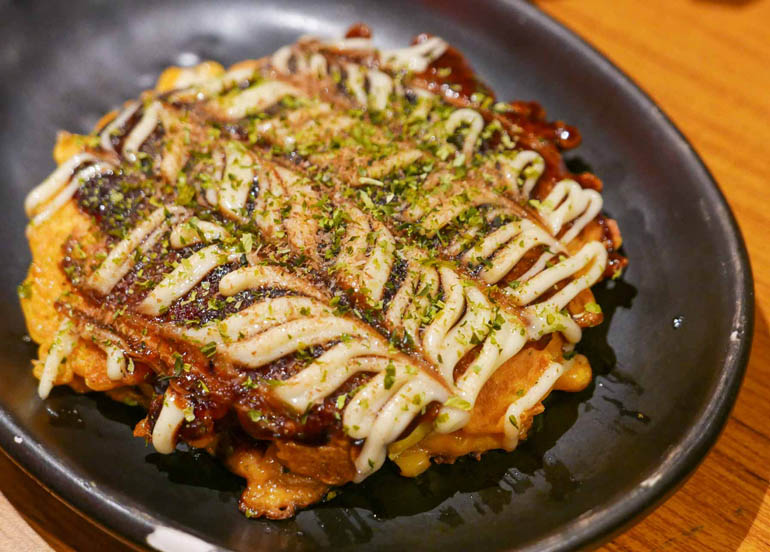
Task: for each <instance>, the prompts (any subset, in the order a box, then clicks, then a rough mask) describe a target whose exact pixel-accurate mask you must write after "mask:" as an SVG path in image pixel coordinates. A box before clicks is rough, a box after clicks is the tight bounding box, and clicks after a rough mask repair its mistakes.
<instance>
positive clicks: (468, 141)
mask: <svg viewBox="0 0 770 552" xmlns="http://www.w3.org/2000/svg"><path fill="white" fill-rule="evenodd" d="M461 124H467V125H469V129H468V134H467V135H466V136H465V141H464V142H463V155H464V156H465V163H466V164H467V163H470V161H471V158H472V157H473V151H474V150H475V149H476V140H478V139H479V136H480V135H481V131H482V130H484V117H482V116H481V113H479V112H478V111H476V110H474V109H470V108H467V107H464V108H462V109H458V110H456V111H453V112H452V114H451V115H450V116H449V117H448V118H447V120H446V123H445V125H446V131H447V134H449V135H452V134H454V132H455V131H456V130H457V129H458V128H459V127H460V125H461Z"/></svg>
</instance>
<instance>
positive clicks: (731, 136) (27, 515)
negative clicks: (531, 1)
mask: <svg viewBox="0 0 770 552" xmlns="http://www.w3.org/2000/svg"><path fill="white" fill-rule="evenodd" d="M537 4H538V5H539V6H540V7H541V8H542V9H543V10H544V11H546V12H547V13H549V14H551V15H552V16H554V17H555V18H556V19H558V20H560V21H561V22H563V23H565V24H566V25H567V26H568V27H570V28H572V29H573V30H575V31H576V32H577V33H578V34H580V35H581V36H583V37H584V38H586V39H587V40H588V41H589V42H590V43H592V44H593V45H594V46H596V47H597V48H598V49H599V50H600V51H602V52H603V53H604V54H605V55H607V57H609V58H610V59H611V60H612V61H614V62H615V63H616V64H617V65H618V66H619V67H620V68H621V69H623V70H624V71H625V72H626V73H627V74H629V75H630V76H631V77H632V78H633V79H634V80H635V81H636V82H637V83H638V84H639V85H640V86H641V87H642V88H643V89H644V90H645V91H647V92H648V93H649V94H650V95H651V96H652V97H653V98H654V99H655V101H656V102H657V103H658V104H659V105H660V106H661V107H662V108H663V110H664V111H665V112H666V113H667V114H668V115H669V116H670V117H671V118H672V119H673V121H674V122H675V123H676V125H677V126H678V127H679V128H680V129H681V130H682V131H683V132H684V134H685V135H686V136H687V138H688V139H689V140H690V141H691V142H692V144H693V145H694V146H695V149H696V150H697V151H698V152H699V154H700V155H701V156H702V157H703V159H704V160H705V162H706V165H708V167H709V169H710V170H711V171H712V172H713V174H714V176H715V177H716V179H717V181H718V182H719V183H720V186H721V188H722V190H723V191H724V193H725V195H726V196H727V200H728V202H729V203H730V206H731V207H732V208H733V210H734V212H735V214H736V216H737V218H738V222H739V223H740V225H741V228H742V230H743V234H744V237H745V238H746V242H747V244H748V248H749V253H750V256H751V261H752V266H753V270H754V278H755V284H756V296H757V300H756V330H755V336H754V347H753V351H752V354H751V360H750V362H749V368H748V372H747V376H746V380H745V383H744V385H743V389H742V390H741V393H740V396H739V398H738V403H737V405H736V407H735V410H734V411H733V413H732V415H731V417H730V420H729V422H728V424H727V427H726V429H725V431H724V433H723V434H722V436H721V437H720V439H719V441H718V443H717V445H716V447H715V448H714V449H713V451H712V452H711V453H710V454H709V455H708V457H707V458H706V460H705V461H704V462H703V464H702V465H701V466H700V467H699V468H698V470H697V471H696V473H695V474H694V475H693V476H692V478H691V479H690V480H689V481H688V482H687V483H686V484H685V485H684V487H682V489H681V490H679V491H678V492H677V493H676V494H675V495H674V496H673V497H672V498H670V499H669V500H668V501H667V502H666V503H665V504H664V505H662V506H661V507H660V508H658V509H657V510H656V511H655V512H654V513H652V514H651V515H650V516H649V517H647V518H646V519H645V520H643V521H642V522H641V523H639V524H638V525H636V526H635V527H633V528H632V529H630V530H629V531H628V532H626V533H625V534H623V535H621V536H619V537H617V538H616V539H615V540H614V541H612V542H611V543H609V544H608V545H606V547H605V549H606V550H609V551H623V550H631V551H652V550H685V551H690V550H692V551H722V550H742V551H750V550H770V494H768V487H769V486H770V335H769V334H768V323H767V318H766V312H767V311H768V309H770V240H769V239H768V235H770V206H768V204H767V203H766V200H767V199H770V194H769V193H768V191H767V190H768V188H770V181H769V180H770V0H539V1H538V2H537ZM0 489H2V492H3V493H4V495H5V497H3V495H2V494H0V551H11V550H12V551H14V552H26V551H39V550H43V551H45V550H50V548H53V549H54V550H66V551H70V550H78V551H80V550H82V551H88V550H100V549H101V550H110V551H117V552H120V551H125V550H129V549H128V548H127V547H126V546H125V545H122V544H121V543H119V542H118V541H117V540H115V539H113V538H112V537H110V536H109V535H107V534H106V533H103V532H102V531H101V530H100V529H98V528H96V527H94V526H92V525H90V524H89V523H88V522H86V521H84V520H83V519H81V518H80V517H79V516H78V515H77V514H76V513H74V512H72V511H71V510H70V509H69V508H67V507H66V506H65V505H63V504H62V503H61V502H59V501H58V500H57V499H56V498H55V497H53V496H51V495H49V494H48V493H47V491H45V490H43V489H42V488H41V487H39V486H38V485H37V484H36V483H35V482H34V481H32V480H31V479H30V478H29V477H27V476H26V475H25V474H24V473H23V472H21V470H19V468H17V467H16V466H14V465H13V464H11V463H10V461H8V460H7V459H6V458H5V457H4V456H3V455H2V454H0ZM11 505H13V506H11ZM46 543H47V544H46Z"/></svg>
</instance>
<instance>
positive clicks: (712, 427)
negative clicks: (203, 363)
mask: <svg viewBox="0 0 770 552" xmlns="http://www.w3.org/2000/svg"><path fill="white" fill-rule="evenodd" d="M421 3H422V4H423V5H426V4H430V2H427V3H426V2H421ZM491 3H492V4H498V5H500V6H501V7H503V8H506V9H511V10H514V11H518V12H519V13H522V14H523V15H525V16H526V17H527V18H529V19H532V20H535V21H536V22H537V23H538V24H539V25H541V26H543V27H544V28H546V29H547V30H548V31H549V32H551V33H553V35H554V36H556V37H557V38H558V39H559V40H560V41H561V42H562V43H563V44H564V45H565V47H569V48H571V49H573V50H575V51H577V52H578V53H579V54H580V55H581V56H582V57H585V58H586V59H587V61H589V62H590V64H591V65H592V66H594V67H596V69H597V70H598V71H601V72H602V73H604V74H605V75H606V76H607V77H608V78H609V79H610V80H613V81H614V82H616V83H618V84H619V85H620V87H621V88H622V91H623V94H624V95H626V96H627V97H628V98H629V99H630V100H631V101H632V102H633V103H635V104H638V105H640V106H641V107H643V108H644V111H646V112H647V113H648V114H649V116H654V117H656V118H658V119H659V120H658V126H659V128H661V129H662V130H663V131H664V132H665V133H666V134H668V135H669V137H671V138H673V139H675V141H677V142H678V143H679V145H680V146H681V149H682V151H681V153H680V154H679V157H681V158H685V159H686V160H687V165H688V171H692V172H693V173H694V174H695V176H696V178H697V179H698V180H701V181H703V183H704V185H706V186H708V187H710V188H711V189H712V190H711V191H712V192H714V200H715V201H713V202H710V203H711V205H712V206H713V207H716V208H717V209H718V210H721V212H722V213H721V214H723V215H724V217H725V223H726V226H728V227H729V228H730V231H731V232H730V233H729V234H725V236H724V237H725V238H726V239H727V240H729V241H731V243H729V249H730V250H731V251H732V252H734V255H733V256H731V258H730V261H729V268H730V269H731V270H732V271H733V273H734V274H735V275H736V276H737V277H736V280H737V281H738V282H739V284H740V287H739V289H738V293H737V294H736V295H737V296H738V298H739V300H738V303H737V304H736V305H735V310H734V318H733V324H734V325H736V324H737V325H739V326H740V327H741V328H742V330H743V331H742V334H741V335H740V339H738V340H734V341H733V340H731V341H730V345H729V348H728V350H727V355H726V360H725V362H724V365H723V367H722V371H721V374H720V376H719V379H718V382H717V385H716V386H715V387H714V390H713V392H712V394H711V397H710V399H711V400H710V401H709V403H708V405H707V406H706V407H705V408H704V409H703V410H702V411H701V412H699V413H698V415H697V420H696V422H695V423H694V424H692V425H691V426H690V428H689V429H688V431H687V433H686V434H685V435H684V437H683V438H682V439H681V440H680V441H678V442H677V443H676V446H675V447H673V448H672V449H671V451H670V452H669V454H668V455H667V457H666V458H665V459H664V460H663V461H662V462H661V463H660V464H658V465H657V467H656V468H655V469H654V470H653V471H652V472H651V473H650V474H649V475H648V477H647V478H646V479H645V480H644V481H642V482H641V484H640V485H639V487H638V488H637V489H636V490H635V491H634V492H633V493H632V495H631V496H621V497H616V498H615V499H613V500H611V501H609V502H606V503H604V504H602V506H601V507H600V508H597V509H596V510H593V511H591V512H586V513H584V514H583V515H581V516H578V517H577V518H574V519H573V520H571V521H570V522H569V523H568V524H566V525H565V526H564V527H563V528H562V530H561V531H560V532H559V533H558V534H552V535H551V536H546V537H545V538H543V539H541V540H540V541H538V542H535V543H530V544H528V545H526V546H524V547H523V548H520V549H519V550H522V551H528V552H534V551H535V550H551V551H562V550H572V549H576V548H584V547H595V546H598V545H600V544H601V543H603V542H606V541H608V540H610V539H611V538H613V537H614V536H616V535H618V534H620V533H622V532H624V531H625V530H627V529H629V528H630V527H631V526H632V525H634V524H636V523H638V522H639V521H641V520H642V519H643V518H644V517H646V516H647V515H648V514H649V513H650V512H652V511H653V510H654V508H656V507H657V506H658V505H660V504H661V503H662V502H663V501H664V500H666V499H667V498H668V497H670V496H671V495H672V494H673V493H674V492H675V491H676V490H677V489H678V488H679V487H681V486H682V485H683V484H684V483H685V482H686V481H687V479H688V478H689V477H690V475H692V473H693V472H694V471H695V469H696V468H697V467H698V465H699V464H700V463H701V462H702V461H703V460H704V459H705V458H706V456H707V454H708V452H709V451H710V450H711V448H712V447H713V446H714V444H715V443H716V441H717V439H718V437H719V436H720V435H721V433H722V430H723V429H724V426H725V424H726V422H727V419H728V417H729V415H730V412H731V411H732V409H733V407H734V406H735V402H736V399H737V396H738V393H739V391H740V388H741V384H742V382H743V379H744V376H745V373H746V369H747V366H748V360H749V355H750V352H751V345H752V340H753V335H754V314H755V313H754V308H755V304H754V281H753V277H752V269H751V262H750V258H749V255H748V251H747V249H746V245H745V241H744V239H743V235H742V233H741V230H740V227H739V225H738V222H737V220H736V218H735V215H734V213H733V212H732V210H731V208H730V206H729V204H728V203H727V200H726V198H725V195H724V193H723V192H722V190H721V188H720V187H719V185H718V183H717V181H716V179H715V178H714V176H713V175H712V174H711V172H710V171H709V169H708V167H707V166H706V164H705V163H704V161H703V159H702V158H701V157H700V155H699V154H698V153H697V151H696V150H695V148H694V147H693V146H692V144H691V143H690V142H689V141H688V140H687V138H686V137H685V136H684V134H683V133H682V131H681V130H680V129H679V128H678V127H677V126H676V124H675V123H674V122H673V121H672V120H671V118H670V117H669V116H668V115H667V114H666V113H665V112H664V111H663V109H662V108H661V107H660V106H659V105H658V104H657V103H656V102H655V101H654V100H653V99H652V98H651V97H650V96H649V95H648V93H647V92H646V91H645V90H644V89H643V88H642V87H641V86H640V85H639V84H637V83H636V81H634V80H633V79H632V78H631V77H630V76H629V75H628V74H626V72H625V71H623V70H622V69H620V68H619V67H618V66H617V65H615V63H614V62H612V61H611V60H610V59H609V58H608V57H607V56H606V55H605V54H603V53H602V52H601V51H600V50H599V49H598V48H596V47H594V46H593V45H591V44H590V43H589V42H587V40H586V39H584V38H583V37H581V36H580V35H578V34H577V33H576V32H575V31H572V30H571V29H569V28H568V27H567V26H566V25H564V24H563V23H561V22H560V21H558V20H556V19H555V18H554V17H553V16H551V15H550V14H548V13H546V12H544V11H543V10H541V9H540V8H538V7H537V6H535V5H531V4H529V3H527V2H520V1H517V0H492V1H491ZM427 7H428V9H435V8H433V7H432V6H430V5H427ZM19 439H21V442H19ZM0 449H2V451H1V452H3V453H5V454H6V456H8V457H9V458H10V459H11V460H12V461H13V463H14V464H16V465H17V466H18V467H19V468H20V469H21V470H22V471H23V472H24V473H25V474H26V475H28V476H30V477H31V478H32V479H33V480H35V482H36V483H37V484H40V485H41V486H42V487H43V488H44V489H46V490H47V491H48V492H49V493H51V494H52V495H53V496H54V497H55V498H56V499H58V500H59V501H60V502H62V503H63V504H64V505H66V506H67V507H69V508H70V509H72V510H73V511H75V512H76V513H78V514H79V515H80V516H82V517H83V518H84V519H85V520H87V521H88V522H90V523H93V524H94V525H96V526H97V527H99V528H100V529H101V530H103V531H105V532H107V533H108V534H110V535H112V536H113V537H115V538H117V539H118V540H120V541H121V542H124V543H126V544H128V545H130V546H132V547H136V546H137V545H139V546H141V547H147V546H148V544H147V540H146V537H147V535H148V534H149V533H151V532H152V531H153V530H154V529H155V528H157V527H169V528H175V529H178V530H182V531H185V532H187V533H190V534H195V532H191V531H189V528H188V527H184V526H182V525H181V524H178V523H176V522H174V521H172V520H164V519H161V518H158V517H154V516H150V515H148V514H146V513H144V512H140V511H138V510H133V509H129V508H127V507H125V506H122V505H121V504H118V503H117V501H116V499H115V498H114V497H112V496H111V495H109V494H107V493H104V492H102V491H101V490H99V489H98V488H94V487H91V486H90V485H89V484H88V483H87V482H85V481H82V480H79V479H78V477H77V476H76V475H75V474H74V472H72V471H69V470H68V469H67V467H66V466H65V465H64V464H63V463H62V462H60V461H58V460H57V459H56V458H54V457H53V455H52V454H50V452H48V451H46V450H45V448H44V447H43V446H42V445H41V444H39V443H36V442H34V440H32V439H31V438H30V436H29V434H28V433H27V432H26V431H25V430H24V428H23V427H22V426H21V425H20V424H18V423H17V422H16V420H14V419H13V417H12V416H11V414H10V413H9V412H8V411H7V410H6V409H5V407H4V406H3V405H2V404H0ZM201 544H203V542H201ZM215 549H221V547H218V546H217V547H215Z"/></svg>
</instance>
